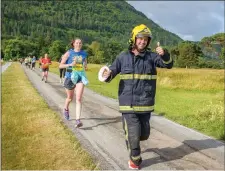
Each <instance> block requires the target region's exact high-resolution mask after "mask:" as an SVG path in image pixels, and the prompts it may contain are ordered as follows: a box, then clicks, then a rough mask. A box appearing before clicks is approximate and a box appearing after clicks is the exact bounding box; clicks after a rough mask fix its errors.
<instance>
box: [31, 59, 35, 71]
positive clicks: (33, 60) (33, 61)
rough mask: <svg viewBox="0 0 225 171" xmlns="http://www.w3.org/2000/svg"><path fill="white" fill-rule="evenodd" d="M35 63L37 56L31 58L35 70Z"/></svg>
mask: <svg viewBox="0 0 225 171" xmlns="http://www.w3.org/2000/svg"><path fill="white" fill-rule="evenodd" d="M35 64H36V57H35V56H33V58H32V59H31V67H32V68H31V69H32V70H34V69H35Z"/></svg>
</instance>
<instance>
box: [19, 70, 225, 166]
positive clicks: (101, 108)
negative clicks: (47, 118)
mask: <svg viewBox="0 0 225 171" xmlns="http://www.w3.org/2000/svg"><path fill="white" fill-rule="evenodd" d="M23 68H24V67H23ZM24 71H25V73H26V74H27V76H28V78H29V80H30V81H31V82H32V84H33V85H34V87H36V89H37V90H38V92H39V93H40V94H41V95H42V96H43V97H44V98H45V100H46V101H47V102H48V104H49V106H50V107H51V108H52V109H54V110H55V111H57V112H58V113H59V115H60V116H61V118H62V121H63V122H64V123H65V124H66V125H67V126H68V128H69V129H71V130H72V131H73V133H74V134H75V136H76V137H77V138H78V139H79V141H80V142H81V144H82V146H83V147H84V148H85V149H87V150H88V152H89V153H90V154H92V155H93V157H94V159H95V160H96V162H97V163H98V164H99V166H100V167H101V168H102V169H104V170H127V169H128V167H127V161H128V152H127V150H126V147H125V141H124V133H123V130H122V123H121V114H120V113H119V112H118V110H117V109H118V102H117V101H116V100H114V99H110V98H106V97H104V96H101V95H98V94H96V93H94V92H93V91H91V90H89V89H87V88H86V89H85V92H84V98H83V104H84V105H83V108H82V121H83V123H84V126H83V127H82V128H81V129H76V128H75V127H74V123H75V113H73V111H74V112H75V102H72V103H71V105H70V111H71V114H72V116H71V119H70V120H69V121H67V120H65V119H64V118H63V114H62V109H63V105H64V100H65V98H66V95H65V90H64V88H63V86H62V85H61V84H60V83H59V77H58V76H57V75H55V74H52V73H50V74H49V82H48V83H44V82H43V81H41V76H40V74H41V73H40V71H39V70H38V69H36V70H35V71H31V70H30V69H26V68H24ZM141 147H142V157H143V163H142V170H224V143H222V142H220V141H216V140H214V139H212V138H210V137H208V136H205V135H203V134H201V133H198V132H196V131H194V130H192V129H188V128H186V127H183V126H181V125H179V124H176V123H174V122H172V121H169V120H167V119H165V118H164V117H161V116H157V115H153V116H152V119H151V135H150V139H149V140H147V141H144V142H142V143H141Z"/></svg>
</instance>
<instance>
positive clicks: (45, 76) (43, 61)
mask: <svg viewBox="0 0 225 171" xmlns="http://www.w3.org/2000/svg"><path fill="white" fill-rule="evenodd" d="M51 64H52V62H51V59H50V58H49V57H48V54H47V53H46V54H45V56H44V58H42V59H41V68H42V81H44V80H45V83H46V82H47V80H48V71H49V65H51Z"/></svg>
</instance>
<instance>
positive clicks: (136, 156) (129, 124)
mask: <svg viewBox="0 0 225 171" xmlns="http://www.w3.org/2000/svg"><path fill="white" fill-rule="evenodd" d="M150 117H151V113H142V114H140V113H138V114H137V113H130V114H129V113H122V122H123V129H124V132H125V140H126V145H127V149H128V151H129V153H130V159H131V161H132V162H133V163H134V164H136V165H138V166H139V165H140V164H141V162H142V158H141V148H140V141H144V140H147V139H148V138H149V135H150V123H149V120H150Z"/></svg>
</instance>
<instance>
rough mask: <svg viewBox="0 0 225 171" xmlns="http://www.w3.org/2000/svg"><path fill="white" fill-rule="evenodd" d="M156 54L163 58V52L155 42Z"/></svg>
mask: <svg viewBox="0 0 225 171" xmlns="http://www.w3.org/2000/svg"><path fill="white" fill-rule="evenodd" d="M156 53H158V54H159V55H160V56H163V55H164V50H163V48H162V47H161V46H160V43H159V42H157V47H156Z"/></svg>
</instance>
